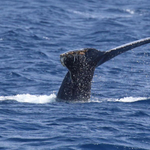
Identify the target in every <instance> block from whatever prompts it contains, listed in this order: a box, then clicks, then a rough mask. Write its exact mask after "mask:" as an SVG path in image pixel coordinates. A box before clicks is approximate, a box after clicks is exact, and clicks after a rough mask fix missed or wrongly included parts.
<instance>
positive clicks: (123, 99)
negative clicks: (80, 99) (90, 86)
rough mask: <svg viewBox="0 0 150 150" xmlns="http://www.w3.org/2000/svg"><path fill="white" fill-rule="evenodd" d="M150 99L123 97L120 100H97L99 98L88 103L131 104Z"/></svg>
mask: <svg viewBox="0 0 150 150" xmlns="http://www.w3.org/2000/svg"><path fill="white" fill-rule="evenodd" d="M148 99H150V98H148V97H124V98H120V99H113V98H108V99H107V98H106V99H99V98H94V97H93V98H92V99H91V100H90V101H89V102H96V103H101V102H106V101H108V102H123V103H133V102H137V101H143V100H148Z"/></svg>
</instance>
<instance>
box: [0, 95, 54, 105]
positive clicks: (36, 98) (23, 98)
mask: <svg viewBox="0 0 150 150" xmlns="http://www.w3.org/2000/svg"><path fill="white" fill-rule="evenodd" d="M5 100H15V101H18V102H22V103H37V104H44V103H52V102H55V101H56V95H55V94H54V93H53V94H50V95H30V94H18V95H15V96H0V101H5Z"/></svg>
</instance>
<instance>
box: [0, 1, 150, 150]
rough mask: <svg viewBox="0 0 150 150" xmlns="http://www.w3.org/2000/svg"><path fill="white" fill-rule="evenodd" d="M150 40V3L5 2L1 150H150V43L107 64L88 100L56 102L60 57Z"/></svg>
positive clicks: (0, 14) (0, 34)
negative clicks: (83, 50) (77, 52)
mask: <svg viewBox="0 0 150 150" xmlns="http://www.w3.org/2000/svg"><path fill="white" fill-rule="evenodd" d="M146 37H150V1H149V0H136V1H129V0H121V1H119V0H116V1H114V0H108V1H104V0H99V1H97V0H82V1H78V0H74V1H67V0H14V1H12V0H1V1H0V149H1V150H10V149H11V150H49V149H50V150H150V44H147V45H144V46H141V47H138V48H135V49H133V50H132V51H128V52H126V53H124V54H121V55H119V56H117V57H115V58H113V59H112V60H110V61H108V62H106V63H105V64H103V65H101V66H99V67H98V68H97V69H96V71H95V74H94V78H93V81H92V91H91V94H92V95H91V99H90V100H89V101H88V102H76V103H71V102H70V103H65V102H56V95H57V92H58V90H59V87H60V85H61V83H62V80H63V78H64V76H65V74H66V73H67V69H66V68H65V67H63V66H62V65H61V63H60V58H59V56H60V54H62V53H64V52H66V51H69V50H80V49H82V48H96V49H98V50H102V51H106V50H109V49H112V48H114V47H117V46H120V45H122V44H126V43H128V42H132V41H135V40H139V39H142V38H146Z"/></svg>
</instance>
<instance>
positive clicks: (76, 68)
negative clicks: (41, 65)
mask: <svg viewBox="0 0 150 150" xmlns="http://www.w3.org/2000/svg"><path fill="white" fill-rule="evenodd" d="M147 43H150V38H145V39H142V40H138V41H135V42H132V43H128V44H125V45H122V46H119V47H117V48H114V49H111V50H109V51H99V50H96V49H93V48H86V49H83V50H77V51H70V52H67V53H64V54H61V55H60V61H61V63H62V65H63V66H65V67H66V68H68V70H69V71H68V72H67V74H66V76H65V78H64V80H63V82H62V84H61V87H60V89H59V91H58V94H57V101H88V100H89V99H90V95H91V81H92V79H93V75H94V71H95V68H96V67H98V66H99V65H101V64H103V63H104V62H106V61H108V60H110V59H112V58H114V57H115V56H117V55H119V54H121V53H124V52H126V51H128V50H131V49H133V48H136V47H138V46H141V45H144V44H147Z"/></svg>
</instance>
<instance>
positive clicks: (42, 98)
mask: <svg viewBox="0 0 150 150" xmlns="http://www.w3.org/2000/svg"><path fill="white" fill-rule="evenodd" d="M148 99H150V98H147V97H124V98H121V99H113V98H112V99H110V98H109V99H99V98H97V97H96V98H95V97H92V98H91V100H89V101H88V102H96V103H101V102H104V101H109V102H124V103H132V102H136V101H142V100H148ZM6 100H15V101H17V102H21V103H36V104H44V103H52V102H56V94H54V93H53V94H50V95H30V94H17V95H14V96H0V101H6Z"/></svg>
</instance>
